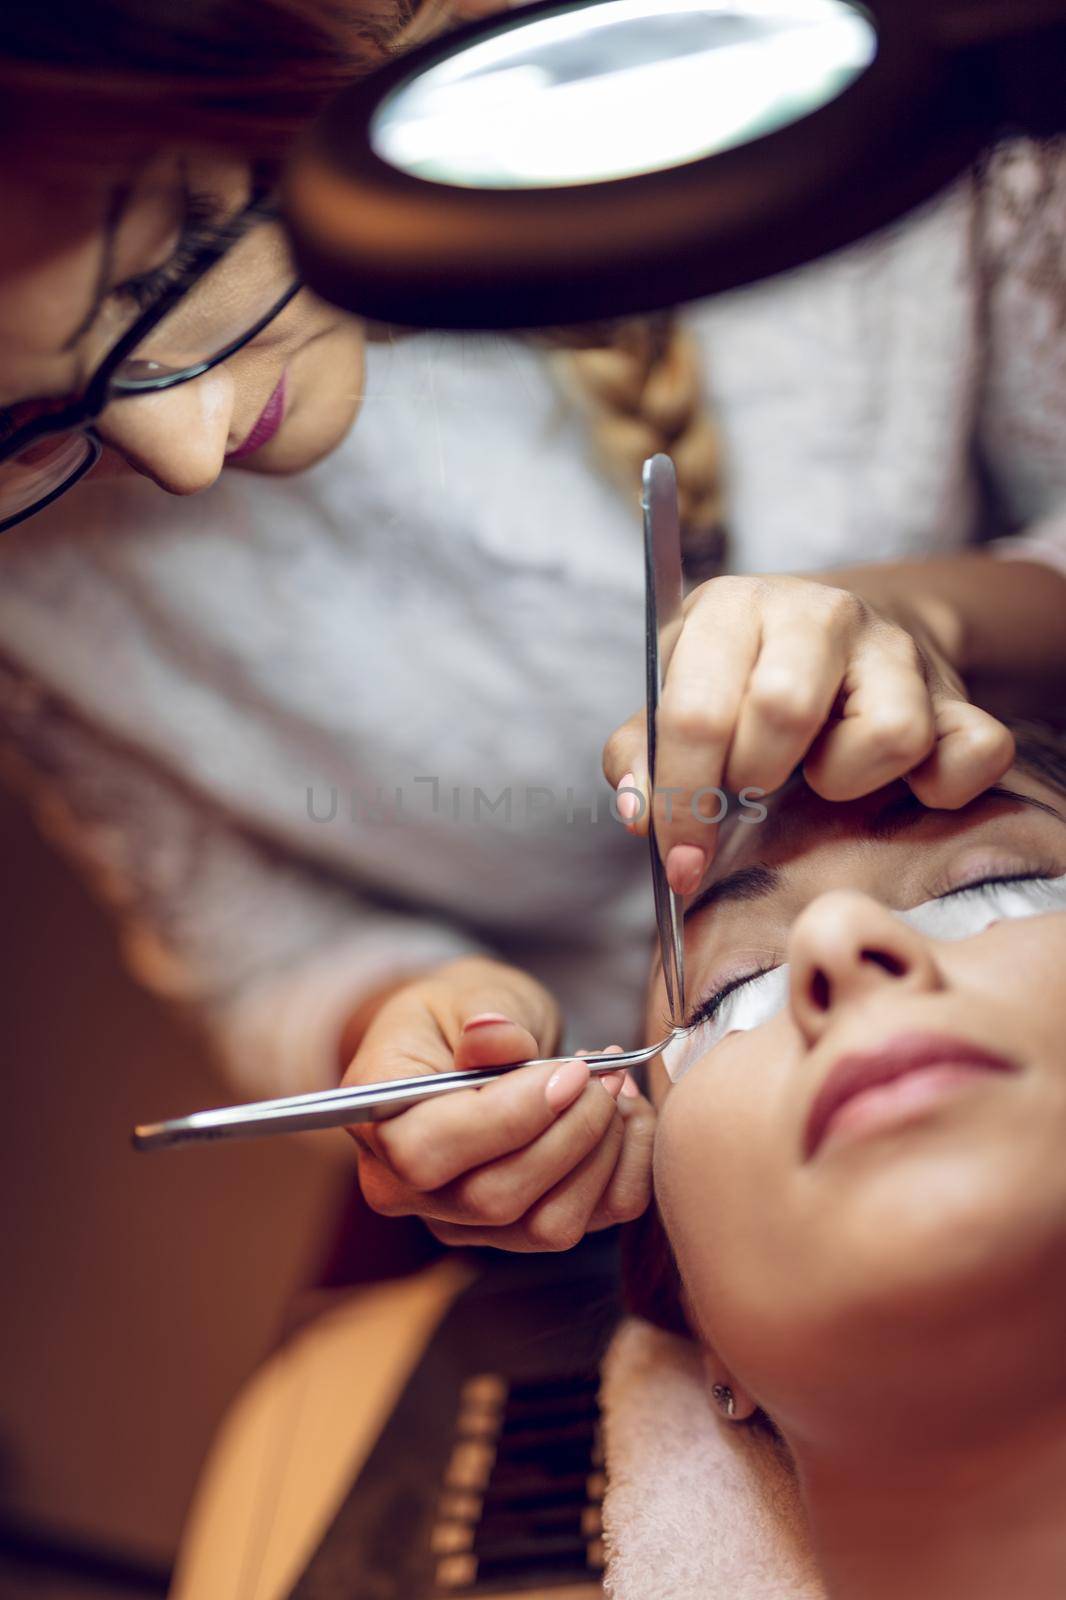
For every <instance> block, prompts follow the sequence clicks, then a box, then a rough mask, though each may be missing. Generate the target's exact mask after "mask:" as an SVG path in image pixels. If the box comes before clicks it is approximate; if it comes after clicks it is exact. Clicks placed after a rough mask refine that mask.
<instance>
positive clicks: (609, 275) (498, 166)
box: [285, 0, 1066, 329]
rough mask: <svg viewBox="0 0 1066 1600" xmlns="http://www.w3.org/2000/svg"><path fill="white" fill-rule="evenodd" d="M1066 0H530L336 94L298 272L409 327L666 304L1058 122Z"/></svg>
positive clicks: (848, 228)
mask: <svg viewBox="0 0 1066 1600" xmlns="http://www.w3.org/2000/svg"><path fill="white" fill-rule="evenodd" d="M1064 69H1066V0H867V3H864V4H861V5H860V4H857V3H854V0H592V3H588V0H576V3H575V0H540V3H538V4H534V5H530V6H524V7H522V8H521V9H520V10H518V11H509V12H504V13H503V14H501V15H499V16H496V17H493V18H491V19H489V20H487V21H481V22H478V23H474V24H471V25H469V26H466V27H463V28H460V29H457V30H456V31H454V32H453V33H449V34H447V35H445V36H444V37H443V38H440V39H436V40H434V41H432V42H430V43H428V44H425V45H423V46H421V47H420V48H419V49H417V50H415V51H413V52H412V53H411V54H409V55H407V56H404V57H401V58H399V59H398V60H396V61H395V62H392V63H390V64H389V65H387V66H385V67H384V68H382V69H380V70H379V71H377V72H376V73H374V74H372V75H371V76H370V77H368V78H365V79H363V80H362V81H361V82H359V83H358V84H356V85H354V86H353V87H352V88H350V89H348V90H346V91H345V92H344V93H342V94H341V95H340V96H339V97H338V98H337V99H336V100H335V101H334V102H333V103H332V104H331V105H330V106H329V107H328V108H327V110H326V112H325V114H324V115H323V116H322V117H321V118H320V119H319V121H318V122H317V124H316V125H315V127H314V129H313V131H312V133H311V135H310V136H309V137H308V138H307V139H306V140H305V141H304V143H303V145H302V146H301V148H300V151H299V152H298V154H297V157H296V159H295V160H294V162H293V164H292V166H291V169H290V171H289V174H288V178H287V183H286V189H285V204H286V209H287V215H288V219H289V222H290V225H291V227H292V230H293V235H294V240H295V246H296V250H297V256H298V259H299V261H300V264H301V267H302V269H303V271H304V273H305V275H306V278H307V281H308V282H309V283H310V284H311V286H312V287H313V288H315V289H316V290H318V292H319V293H321V294H322V295H324V296H325V297H326V298H327V299H329V300H332V301H333V302H335V303H336V304H338V305H341V306H344V307H346V308H347V309H349V310H352V311H356V312H359V313H361V314H362V315H364V316H368V317H371V318H373V319H375V320H380V321H386V322H395V323H401V324H404V325H406V326H410V327H435V328H452V329H464V328H465V329H478V328H482V329H488V328H535V327H545V326H551V325H553V324H565V323H573V322H583V321H589V320H597V319H600V318H609V317H617V316H623V315H629V314H635V313H639V312H646V311H651V310H655V309H657V308H659V307H662V306H667V305H675V304H678V303H681V302H684V301H687V300H694V299H698V298H701V297H703V296H705V295H708V294H713V293H718V292H720V291H722V290H725V289H730V288H734V287H736V286H738V285H740V284H743V283H748V282H751V281H752V280H754V279H757V278H761V277H765V276H768V275H769V274H772V273H775V272H780V271H783V270H785V269H786V268H789V267H794V266H798V265H800V264H801V263H803V262H805V261H809V260H812V259H814V258H816V257H817V256H820V255H823V254H824V253H825V252H827V251H829V250H832V249H835V248H837V247H839V246H841V245H844V244H848V243H850V242H852V241H853V240H855V239H858V238H861V237H862V236H864V235H865V234H867V233H869V232H871V231H872V230H874V229H876V228H878V227H880V226H882V225H883V224H885V223H887V222H889V221H891V220H892V219H893V218H895V217H898V216H900V215H901V214H902V213H904V212H906V211H907V210H909V209H910V208H911V207H913V206H914V205H916V204H917V203H918V202H920V201H922V200H924V199H926V198H928V197H929V196H930V195H932V194H933V193H935V192H936V191H937V190H938V189H939V188H941V187H942V186H943V185H944V184H945V183H946V182H947V181H948V180H949V179H950V178H952V177H953V176H954V175H956V174H957V173H958V172H960V171H961V170H962V169H963V168H964V167H965V166H966V165H967V164H968V163H969V162H970V161H972V160H973V158H974V156H975V155H976V154H977V152H978V151H979V150H980V149H981V148H982V147H983V146H986V145H987V144H988V143H990V142H991V140H992V139H993V138H994V137H996V135H997V134H999V133H1000V132H1003V131H1010V130H1014V131H1025V132H1031V133H1033V134H1036V135H1046V134H1049V133H1052V132H1055V131H1058V130H1059V129H1060V128H1062V127H1064V126H1066V72H1064Z"/></svg>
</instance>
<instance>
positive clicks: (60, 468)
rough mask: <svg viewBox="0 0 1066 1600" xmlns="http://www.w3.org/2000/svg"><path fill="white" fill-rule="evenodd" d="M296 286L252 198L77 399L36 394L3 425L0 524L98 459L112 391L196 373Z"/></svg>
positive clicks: (273, 225)
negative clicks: (17, 417) (27, 413)
mask: <svg viewBox="0 0 1066 1600" xmlns="http://www.w3.org/2000/svg"><path fill="white" fill-rule="evenodd" d="M300 287H301V284H300V280H299V277H298V276H297V274H296V271H295V268H294V266H293V262H292V257H291V255H290V253H289V247H288V243H287V240H286V235H285V230H284V228H283V227H282V225H281V223H280V222H279V221H278V220H277V216H276V214H275V211H274V207H273V205H272V204H271V203H270V202H269V201H267V200H264V199H262V198H261V197H260V198H256V199H253V200H252V201H251V203H250V204H249V205H247V206H246V207H245V208H244V210H243V211H241V212H240V213H238V215H237V216H236V217H235V218H234V220H233V221H232V222H231V223H230V224H228V226H227V227H226V229H225V234H224V237H222V238H218V239H214V240H212V241H211V242H210V243H209V244H206V245H204V246H203V247H202V248H200V249H199V250H197V251H196V252H195V253H194V255H193V256H192V258H191V259H190V261H189V263H188V265H187V267H186V268H185V269H184V270H183V271H182V273H181V276H180V278H179V279H178V281H177V282H175V283H172V284H170V285H169V286H168V287H167V288H166V289H165V290H163V291H162V293H160V294H159V295H158V296H157V297H156V298H155V299H154V300H153V302H152V304H151V305H150V306H148V307H147V308H146V309H145V310H143V311H141V312H140V313H139V314H137V315H136V316H135V320H134V321H133V323H132V325H131V326H129V327H127V328H126V329H125V331H123V332H122V333H120V334H119V336H118V337H117V339H115V340H114V342H113V343H111V345H110V348H109V349H108V350H107V352H106V354H105V355H104V357H103V359H102V360H101V361H100V362H99V363H98V364H97V366H96V368H95V370H94V372H93V375H92V377H91V378H90V379H89V382H88V383H87V384H86V385H85V388H84V389H83V391H82V394H81V397H80V398H79V399H77V400H73V401H70V400H67V401H61V402H58V403H56V404H54V405H49V404H48V403H47V402H43V403H42V405H41V407H40V408H34V410H35V414H34V415H33V416H32V417H31V418H30V419H29V420H27V421H25V422H23V423H22V424H21V425H19V426H16V427H15V429H14V431H13V432H12V433H10V434H9V436H8V438H7V439H6V440H5V439H3V437H2V434H0V533H2V532H4V531H5V530H6V529H7V528H13V527H14V526H15V524H16V523H19V522H24V521H25V520H26V518H27V517H32V516H33V515H34V514H35V513H36V512H38V511H43V510H44V508H45V506H47V505H50V504H51V503H52V501H53V500H57V499H58V498H59V496H60V495H61V494H65V493H66V491H67V490H68V489H71V488H73V486H74V485H75V484H76V483H77V482H78V480H79V479H80V478H83V477H84V476H85V474H86V473H87V472H88V471H89V469H90V467H92V466H95V464H96V462H97V461H98V460H99V459H100V452H101V450H102V448H103V446H102V444H101V441H100V439H99V437H98V435H97V434H96V432H95V431H94V429H93V428H92V426H91V424H92V423H93V421H94V420H95V419H96V418H97V417H98V416H99V415H100V413H101V412H102V411H103V410H104V409H105V407H106V406H108V405H110V404H111V402H112V401H113V400H118V399H125V398H130V397H132V396H135V395H139V394H158V393H160V392H161V391H162V390H165V389H173V388H176V387H177V385H178V384H179V383H190V382H191V381H192V379H193V378H199V377H202V376H203V374H204V373H205V372H210V370H211V368H212V367H217V366H218V365H219V364H220V362H223V361H226V360H228V359H229V357H230V356H232V355H233V354H235V352H236V351H238V350H240V349H241V348H242V347H243V346H244V345H246V344H249V343H250V342H251V341H252V340H253V339H255V338H256V337H257V336H258V335H259V334H260V333H262V332H263V329H264V328H266V326H267V324H268V323H270V322H272V321H273V320H274V318H275V317H276V316H277V315H278V314H279V313H280V312H281V311H283V310H284V308H285V307H286V306H287V305H288V303H289V301H290V300H292V298H293V297H294V295H296V294H297V293H298V292H299V290H300ZM119 315H121V313H119ZM103 336H105V337H106V336H108V335H107V334H106V333H105V334H104V335H103ZM19 409H22V408H19Z"/></svg>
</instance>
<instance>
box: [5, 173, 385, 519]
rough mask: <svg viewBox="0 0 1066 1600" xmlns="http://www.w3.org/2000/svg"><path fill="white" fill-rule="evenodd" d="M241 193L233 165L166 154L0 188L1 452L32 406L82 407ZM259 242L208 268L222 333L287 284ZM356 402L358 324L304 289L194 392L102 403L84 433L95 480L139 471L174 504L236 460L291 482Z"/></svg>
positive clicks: (334, 436)
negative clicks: (99, 452) (235, 259)
mask: <svg viewBox="0 0 1066 1600" xmlns="http://www.w3.org/2000/svg"><path fill="white" fill-rule="evenodd" d="M249 185H250V177H249V173H248V171H247V169H246V168H245V167H243V166H242V165H237V164H234V163H226V162H222V161H217V160H211V161H207V160H205V159H203V158H198V159H184V158H181V157H179V156H177V155H164V156H160V157H159V158H158V159H156V160H154V161H152V162H151V163H150V164H149V165H147V166H145V167H144V168H142V169H141V170H140V171H130V172H122V173H113V174H111V175H109V176H108V177H106V178H101V179H100V180H99V181H94V180H93V179H92V178H91V177H85V178H79V180H78V181H76V182H75V181H74V180H73V179H70V180H62V181H60V180H58V179H56V178H55V176H54V175H52V176H49V175H48V174H44V173H25V174H13V173H10V172H8V173H6V174H4V175H3V176H2V177H0V216H3V219H4V222H3V228H2V229H0V438H2V437H3V436H4V432H5V429H4V427H3V426H2V423H3V416H2V413H3V411H13V413H14V417H13V421H14V422H15V423H17V422H19V421H21V420H23V417H24V416H29V415H32V403H33V402H35V401H39V400H42V399H56V398H70V397H74V396H77V395H78V394H80V392H81V391H82V389H83V387H84V385H85V383H86V382H87V381H88V379H89V377H90V376H91V373H92V371H93V369H94V367H95V365H96V364H97V363H98V362H99V360H100V359H101V357H102V356H103V355H105V354H106V352H107V350H108V349H109V348H110V346H111V345H112V344H113V343H114V342H115V340H116V339H117V338H118V336H119V334H121V333H122V332H123V331H124V330H125V329H126V328H127V327H129V326H130V324H131V323H132V321H133V320H134V319H135V317H136V316H137V315H138V314H139V312H140V310H141V309H142V307H143V306H144V305H146V304H147V303H148V301H149V300H150V299H151V297H152V292H153V289H154V288H155V287H156V286H157V285H158V284H159V283H160V282H162V283H166V282H167V281H168V279H167V273H168V270H169V269H171V268H173V267H174V266H176V265H178V264H180V262H181V259H182V256H183V253H187V252H188V251H189V249H190V247H191V246H195V244H197V243H201V242H205V241H206V239H207V238H210V237H212V236H213V233H214V232H215V231H216V230H217V229H218V228H219V226H220V225H221V224H222V223H224V222H225V221H227V220H228V219H230V218H232V217H233V216H234V215H235V214H236V213H237V212H238V211H239V210H240V209H241V208H242V206H243V205H244V204H245V203H246V202H247V200H248V199H249V198H250V188H249ZM190 197H193V198H192V201H191V203H190ZM116 213H117V214H116ZM190 213H194V214H195V222H194V224H193V225H192V226H190ZM109 217H110V221H109ZM272 237H273V240H274V243H273V244H271V243H270V242H268V235H267V233H265V232H264V233H263V234H262V236H261V238H262V241H263V243H262V245H261V246H260V245H259V244H257V245H255V246H254V247H251V248H250V253H246V254H245V256H244V258H243V262H242V264H241V269H240V272H239V273H236V274H230V275H229V276H228V277H226V276H223V274H224V268H222V267H217V268H215V269H214V270H213V272H212V275H211V278H210V279H205V281H204V284H203V286H202V289H201V290H200V291H199V292H200V293H202V294H203V295H204V296H207V295H208V294H210V295H212V296H214V297H216V299H217V298H218V297H223V298H224V299H227V298H228V299H232V301H233V310H232V317H230V314H229V306H228V304H227V305H226V306H225V308H224V309H223V308H220V309H222V310H223V314H222V317H221V321H222V322H223V323H227V322H228V321H233V322H234V324H235V332H240V331H243V330H244V327H246V326H248V325H249V324H250V323H252V322H254V321H255V320H256V317H255V314H254V312H253V314H252V315H251V316H250V317H248V318H247V319H246V321H245V322H244V323H243V325H240V324H241V318H242V306H241V303H240V302H241V299H242V297H243V296H245V295H247V296H249V297H251V295H252V294H253V286H254V284H255V281H256V279H257V276H258V275H260V274H261V275H262V277H263V279H264V282H265V281H273V280H274V279H275V278H276V277H278V276H288V275H289V274H288V264H287V263H286V262H280V263H279V260H278V256H279V254H280V252H279V250H278V246H277V242H276V241H277V239H278V238H279V233H278V232H277V231H275V232H274V233H273V236H272ZM272 251H273V254H271V252H272ZM238 277H239V278H240V280H241V281H240V283H237V282H235V281H234V280H235V278H238ZM224 342H228V341H224ZM361 389H362V339H361V334H360V332H359V328H358V325H357V324H356V323H355V322H354V321H353V320H352V319H350V318H347V317H343V316H341V315H340V314H339V313H337V312H336V311H334V310H332V309H331V308H329V307H327V306H325V305H324V304H323V303H322V302H320V301H318V300H316V299H315V298H314V296H313V295H311V294H310V293H309V292H307V291H306V290H305V291H303V292H302V293H300V294H299V295H297V296H296V298H295V300H293V301H292V302H291V303H290V304H289V305H288V306H287V307H286V309H285V310H284V311H283V312H282V313H281V315H280V316H279V317H278V318H277V319H276V320H275V321H274V322H272V323H270V324H269V325H268V326H267V327H266V328H265V329H264V330H263V332H262V333H261V334H260V335H259V337H258V338H257V339H255V340H254V341H253V342H252V343H251V344H249V345H247V346H246V347H245V348H244V349H242V350H240V351H238V352H237V353H236V354H235V355H234V356H232V357H231V358H230V359H229V360H228V361H226V362H224V363H222V364H221V365H220V366H218V367H216V368H214V369H213V370H212V371H210V372H208V373H205V374H204V375H203V376H202V377H200V378H197V379H195V380H193V381H192V382H190V383H185V384H182V385H180V386H177V387H175V388H174V389H172V390H170V391H167V392H165V393H161V394H156V395H140V396H136V397H131V398H124V399H120V400H116V401H114V402H113V403H112V404H111V405H110V406H109V407H108V408H107V410H106V411H105V412H104V413H103V415H102V416H101V417H100V419H99V420H98V422H97V424H96V427H97V431H98V432H99V433H100V435H101V437H102V438H103V439H104V441H105V443H106V445H107V446H108V449H107V451H106V453H105V457H104V460H103V461H102V462H101V464H100V467H98V468H97V469H96V470H97V471H98V472H100V471H108V470H110V471H116V470H118V471H122V470H126V471H128V470H133V471H137V472H141V473H144V474H145V475H146V476H148V477H150V478H152V479H154V480H155V482H156V483H158V484H159V485H160V487H162V488H164V489H167V490H169V491H170V492H171V493H174V494H190V493H193V492H194V491H196V490H198V489H203V488H206V487H207V486H208V485H209V484H210V483H212V482H213V481H214V479H215V478H216V477H217V476H218V473H219V472H220V471H221V469H222V467H223V466H224V465H226V462H227V457H228V456H231V455H233V453H234V452H238V458H237V464H239V465H240V466H242V467H247V468H249V469H251V470H255V471H262V472H295V471H297V470H299V469H300V468H303V467H306V466H309V465H310V464H311V463H312V462H314V461H316V460H318V459H319V457H321V456H323V455H325V454H327V453H328V452H329V451H330V450H331V449H333V448H334V446H335V445H337V444H338V443H339V442H340V440H341V439H342V438H343V436H344V434H345V433H346V432H347V430H348V428H349V427H350V426H351V424H352V422H353V421H354V419H355V415H356V412H357V410H358V406H359V397H360V393H361ZM24 403H26V410H25V412H22V411H21V410H20V408H21V407H22V406H23V404H24ZM279 421H280V426H278V423H279ZM7 431H9V429H8V430H7ZM260 440H261V441H262V443H261V444H260V446H259V447H258V448H255V446H256V444H257V441H260ZM249 446H250V447H252V448H249Z"/></svg>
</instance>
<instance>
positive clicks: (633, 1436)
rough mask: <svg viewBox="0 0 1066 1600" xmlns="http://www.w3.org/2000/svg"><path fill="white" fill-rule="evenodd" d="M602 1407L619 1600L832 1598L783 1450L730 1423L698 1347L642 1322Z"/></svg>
mask: <svg viewBox="0 0 1066 1600" xmlns="http://www.w3.org/2000/svg"><path fill="white" fill-rule="evenodd" d="M600 1401H601V1405H602V1408H603V1421H604V1439H605V1446H606V1455H607V1485H608V1487H607V1493H606V1496H605V1499H604V1506H603V1518H604V1542H605V1546H606V1550H607V1574H606V1592H607V1594H608V1596H609V1597H610V1600H825V1589H824V1587H823V1585H822V1582H821V1579H820V1578H819V1576H818V1573H817V1570H816V1567H815V1563H814V1558H813V1556H812V1553H811V1549H810V1541H809V1537H808V1533H807V1527H806V1522H805V1518H804V1513H803V1506H802V1503H801V1501H800V1495H799V1489H798V1487H797V1484H796V1480H795V1477H794V1475H793V1472H792V1468H791V1466H790V1464H789V1461H788V1457H787V1455H786V1453H785V1451H784V1449H783V1447H782V1446H780V1445H778V1444H777V1443H776V1441H775V1440H773V1439H772V1438H770V1437H769V1436H768V1435H766V1434H765V1433H758V1432H755V1431H754V1430H752V1429H751V1428H746V1427H744V1426H743V1425H741V1424H736V1423H732V1424H731V1423H724V1422H722V1421H720V1420H719V1418H718V1416H717V1415H716V1414H715V1413H714V1412H713V1411H712V1402H711V1399H710V1395H709V1385H708V1383H707V1380H706V1377H705V1375H704V1371H703V1362H702V1358H701V1356H700V1352H699V1350H698V1349H697V1348H696V1346H695V1345H692V1344H689V1343H688V1342H687V1341H686V1340H683V1339H677V1338H675V1337H674V1336H673V1335H671V1334H668V1333H662V1332H660V1330H659V1329H658V1328H653V1327H652V1326H651V1325H650V1324H649V1323H647V1322H643V1321H641V1320H639V1319H638V1318H630V1319H629V1320H628V1321H626V1322H625V1323H623V1324H622V1326H621V1328H620V1329H619V1331H618V1333H617V1334H616V1335H615V1338H614V1340H613V1342H612V1344H611V1347H610V1349H609V1351H608V1352H607V1357H606V1360H605V1362H604V1368H603V1385H602V1391H601V1395H600Z"/></svg>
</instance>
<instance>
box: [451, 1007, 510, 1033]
mask: <svg viewBox="0 0 1066 1600" xmlns="http://www.w3.org/2000/svg"><path fill="white" fill-rule="evenodd" d="M510 1021H511V1018H510V1017H505V1016H504V1014H503V1012H502V1011H480V1012H479V1013H478V1015H477V1016H476V1017H467V1019H466V1021H465V1022H464V1023H463V1032H464V1033H468V1032H469V1031H470V1029H471V1028H488V1027H490V1026H491V1025H492V1024H494V1023H500V1022H507V1023H509V1022H510Z"/></svg>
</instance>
